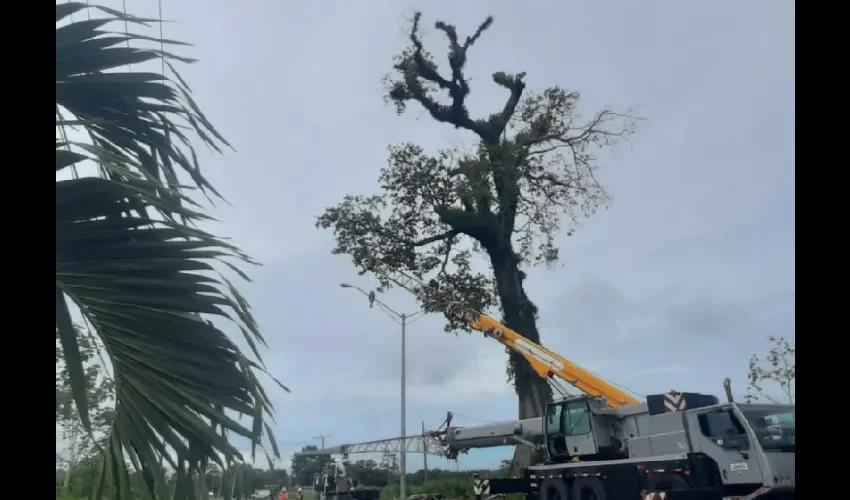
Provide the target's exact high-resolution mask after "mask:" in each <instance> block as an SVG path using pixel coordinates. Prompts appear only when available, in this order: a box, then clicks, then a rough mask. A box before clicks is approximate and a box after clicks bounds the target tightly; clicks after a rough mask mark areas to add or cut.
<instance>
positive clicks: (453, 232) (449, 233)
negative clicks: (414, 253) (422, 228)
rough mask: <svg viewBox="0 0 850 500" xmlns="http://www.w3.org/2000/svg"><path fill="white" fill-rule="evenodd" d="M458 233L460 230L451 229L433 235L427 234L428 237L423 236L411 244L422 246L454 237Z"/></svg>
mask: <svg viewBox="0 0 850 500" xmlns="http://www.w3.org/2000/svg"><path fill="white" fill-rule="evenodd" d="M458 234H460V231H458V230H457V229H452V230H449V231H446V232H445V233H441V234H437V235H434V236H429V237H428V238H423V239H421V240H419V241H417V242H415V243H413V246H415V247H423V246H425V245H430V244H431V243H436V242H438V241H445V240H451V239H452V238H454V237H455V236H457V235H458Z"/></svg>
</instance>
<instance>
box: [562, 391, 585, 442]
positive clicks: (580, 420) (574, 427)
mask: <svg viewBox="0 0 850 500" xmlns="http://www.w3.org/2000/svg"><path fill="white" fill-rule="evenodd" d="M589 433H590V408H589V407H588V405H587V400H586V399H579V400H577V401H570V402H569V403H567V404H566V405H565V411H564V434H566V435H567V436H582V435H584V434H589Z"/></svg>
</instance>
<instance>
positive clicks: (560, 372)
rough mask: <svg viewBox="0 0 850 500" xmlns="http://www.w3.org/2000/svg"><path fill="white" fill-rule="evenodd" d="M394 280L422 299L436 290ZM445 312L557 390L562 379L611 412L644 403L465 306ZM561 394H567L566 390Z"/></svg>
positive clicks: (453, 305) (448, 306) (452, 305)
mask: <svg viewBox="0 0 850 500" xmlns="http://www.w3.org/2000/svg"><path fill="white" fill-rule="evenodd" d="M390 279H391V280H392V281H394V282H395V283H396V284H398V285H399V286H400V287H402V288H404V289H405V290H407V291H409V292H411V293H412V294H414V295H416V296H417V297H419V298H421V299H425V298H426V297H428V294H426V293H425V292H426V290H434V288H433V287H431V286H429V285H428V284H426V283H425V282H424V281H422V280H421V279H419V278H416V277H414V276H411V275H409V274H407V273H405V272H403V271H399V270H397V269H391V275H390ZM444 312H445V313H446V315H448V316H450V317H453V318H455V319H457V320H459V321H462V322H464V323H466V324H467V325H469V327H470V328H472V329H473V330H477V331H479V332H481V333H483V334H484V336H485V337H490V338H492V339H494V340H496V341H498V342H499V343H501V344H503V345H504V346H505V347H507V348H508V349H510V350H512V351H514V352H516V353H519V354H520V355H521V356H522V357H524V358H525V359H526V360H528V362H529V364H531V367H532V368H534V371H535V372H537V374H538V375H539V376H541V377H543V378H544V379H546V380H549V381H550V382H552V383H553V385H554V386H555V387H556V389H557V388H558V384H557V383H556V382H555V379H560V380H563V381H564V382H566V383H568V384H570V385H572V386H573V387H575V388H576V389H578V390H580V391H581V392H583V393H585V394H587V395H589V396H594V397H600V398H604V400H605V401H606V403H607V404H608V406H609V407H611V408H619V407H621V406H631V405H637V404H639V403H640V401H638V400H637V399H635V398H634V397H632V396H631V395H629V394H628V393H626V392H625V391H623V390H622V389H620V388H618V387H616V386H614V385H613V384H611V383H609V382H607V381H605V380H604V379H602V378H601V377H599V376H597V375H594V374H593V373H592V372H590V371H588V370H586V369H584V368H582V367H580V366H579V365H577V364H575V363H573V362H571V361H569V360H567V359H566V358H564V357H563V356H561V355H559V354H557V353H555V352H552V351H550V350H549V349H546V348H545V347H543V346H542V345H540V344H538V343H536V342H532V341H531V340H529V339H527V338H526V337H524V336H522V335H521V334H519V333H517V332H516V331H514V330H512V329H510V328H508V327H507V326H505V325H503V324H502V323H500V322H498V321H496V320H495V319H493V318H492V317H490V316H488V315H486V314H484V313H482V312H480V311H476V310H475V309H473V308H471V307H469V306H467V305H465V304H463V303H460V302H455V301H447V302H446V303H445V310H444ZM559 390H561V389H559ZM561 392H564V393H565V391H563V390H561ZM564 395H566V394H564Z"/></svg>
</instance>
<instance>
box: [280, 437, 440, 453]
mask: <svg viewBox="0 0 850 500" xmlns="http://www.w3.org/2000/svg"><path fill="white" fill-rule="evenodd" d="M402 450H404V451H406V452H408V453H428V454H429V455H440V456H445V455H446V452H445V449H444V447H443V444H442V443H441V442H440V439H439V438H437V437H432V436H425V437H423V436H408V437H406V438H393V439H381V440H378V441H369V442H368V443H357V444H343V445H340V446H334V447H333V448H325V449H323V450H310V451H302V452H297V453H295V455H296V456H298V455H342V454H346V453H398V452H400V451H402Z"/></svg>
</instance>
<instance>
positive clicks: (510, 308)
mask: <svg viewBox="0 0 850 500" xmlns="http://www.w3.org/2000/svg"><path fill="white" fill-rule="evenodd" d="M420 20H421V16H420V14H418V13H417V14H416V15H415V16H414V18H413V22H412V28H411V30H410V33H409V42H410V45H409V47H408V48H406V49H405V50H404V51H403V52H402V53H401V54H400V55H399V56H397V57H396V59H395V64H394V69H395V73H396V76H395V77H389V78H388V79H387V85H388V93H387V99H388V101H390V102H392V103H393V104H395V105H396V106H397V110H398V112H399V113H402V112H403V111H404V110H405V109H406V107H407V106H408V105H409V104H410V103H413V104H416V105H418V106H421V107H422V108H423V109H424V110H426V111H427V112H428V113H429V114H430V116H431V117H432V118H433V119H435V120H436V121H438V122H440V123H444V124H446V125H450V126H452V127H454V128H457V129H463V130H465V131H467V132H471V133H472V134H474V136H475V137H476V138H477V144H476V146H475V147H474V148H473V149H472V150H471V151H461V150H457V149H451V150H441V151H438V152H436V153H435V154H429V153H427V152H426V151H425V150H424V149H423V148H422V147H420V146H418V145H416V144H412V143H406V144H401V145H395V146H392V147H390V152H389V162H388V165H387V166H386V167H384V168H383V169H382V170H381V174H380V178H379V183H380V187H381V193H380V194H377V195H372V196H360V195H349V196H346V197H345V198H344V199H343V200H342V201H341V202H340V203H339V204H338V205H336V206H334V207H331V208H328V209H327V210H326V211H325V212H324V213H323V214H322V215H321V216H319V218H318V221H317V226H319V227H321V228H325V229H330V230H332V231H333V232H334V235H335V237H336V245H335V247H334V249H333V253H335V254H346V255H349V256H350V257H351V259H352V261H353V262H354V264H355V265H356V266H357V267H358V268H359V270H360V272H361V274H362V273H365V272H371V273H374V274H375V275H376V276H377V278H378V280H379V281H380V284H381V287H382V289H386V288H388V287H390V286H391V284H392V283H391V280H390V279H389V269H390V268H395V269H401V270H405V271H408V272H410V273H412V274H414V275H416V276H418V277H424V278H425V279H426V281H429V280H433V283H434V284H436V285H438V286H439V287H440V288H441V289H442V290H445V291H446V292H447V293H448V294H449V296H452V297H454V298H455V299H460V300H463V301H464V302H466V303H467V304H468V305H470V306H472V307H475V308H477V309H478V310H480V311H485V310H488V309H490V308H493V307H497V306H498V307H499V308H500V309H501V311H502V314H503V321H504V322H505V323H506V324H507V326H509V327H511V328H513V329H514V330H516V331H518V332H520V333H522V334H523V335H524V336H526V337H528V338H529V339H531V340H533V341H535V342H539V341H540V335H539V333H538V330H537V325H536V319H537V307H536V306H535V305H534V303H532V301H531V299H530V298H529V297H528V296H527V294H526V292H525V289H524V285H523V284H524V280H525V277H526V274H525V271H524V269H527V268H528V267H530V266H534V265H537V264H553V263H554V262H556V261H557V259H558V246H557V244H556V240H557V237H558V235H559V234H560V232H561V231H562V229H565V230H566V231H567V233H568V234H572V232H573V231H574V230H575V228H576V227H577V226H578V224H579V222H580V220H581V219H582V218H583V217H587V216H590V215H592V214H593V213H594V212H596V210H598V209H599V208H600V207H606V206H607V205H608V203H609V202H610V196H609V194H608V192H607V191H606V189H605V187H604V186H603V185H602V184H600V182H599V181H598V179H597V177H596V172H597V170H598V168H599V164H598V161H597V156H596V154H597V151H599V150H600V149H606V148H610V147H613V146H614V145H616V144H617V143H618V142H619V141H620V140H622V139H624V138H626V137H628V136H630V135H631V134H632V133H633V132H634V131H635V129H636V123H637V122H636V119H635V118H634V117H632V116H631V115H629V114H628V113H619V112H616V111H613V110H611V109H603V110H601V111H599V112H597V113H595V114H594V115H593V117H592V118H590V119H587V120H583V119H582V118H581V116H580V115H579V113H578V105H579V93H578V92H576V91H571V90H566V89H564V88H562V87H559V86H553V87H549V88H547V89H545V90H543V91H542V92H539V93H534V92H529V91H527V90H526V84H525V81H524V77H525V73H515V74H509V73H506V72H502V71H498V72H496V73H493V76H492V79H493V82H494V83H495V84H496V85H497V86H499V87H501V88H503V89H505V91H507V94H508V96H507V99H506V100H505V101H504V102H503V103H502V104H501V105H500V106H499V107H498V108H497V109H496V110H495V112H493V113H492V114H490V115H488V116H485V117H481V118H475V117H472V116H471V115H470V113H469V111H468V109H467V106H466V98H467V96H468V95H469V93H470V87H469V82H470V78H469V77H468V76H467V75H466V73H465V69H466V62H467V57H468V55H469V51H470V50H471V48H472V47H473V46H474V45H475V44H476V43H477V42H478V41H479V39H480V37H481V36H482V34H483V33H484V32H485V31H486V30H487V28H489V27H490V26H491V24H492V22H493V19H492V18H489V17H488V18H487V19H486V20H485V21H484V22H483V23H482V24H481V25H480V26H479V27H478V29H477V30H476V31H475V33H474V34H473V35H472V36H469V37H467V38H465V39H463V38H461V37H460V35H459V34H458V32H457V29H456V28H455V27H454V26H453V25H451V24H448V23H446V22H442V21H440V22H437V23H436V24H435V25H434V26H435V28H436V30H437V31H438V32H441V33H442V34H444V35H445V36H446V38H447V39H448V69H447V70H446V71H445V72H441V68H439V67H438V66H437V64H436V63H435V62H434V58H433V57H432V56H431V55H430V54H429V53H428V52H427V51H426V50H425V48H424V45H423V43H422V40H421V37H420V29H419V27H420ZM563 226H566V227H563ZM476 256H481V257H483V258H484V260H485V261H486V262H487V263H488V264H489V267H490V269H489V270H488V271H486V272H479V271H478V270H476V268H475V266H474V265H473V261H474V259H475V257H476ZM441 296H445V295H441ZM423 306H424V307H425V308H426V309H429V310H442V309H443V306H444V304H443V303H440V302H439V301H433V302H429V303H425V304H423ZM462 328H463V325H460V324H458V323H456V322H453V321H452V320H451V319H449V324H448V325H447V329H448V330H453V329H462ZM508 376H509V378H510V379H512V380H513V382H514V384H515V387H516V391H517V394H518V395H519V414H520V418H529V417H535V416H539V415H541V414H542V411H543V406H544V404H545V403H546V402H547V401H548V400H549V399H550V398H551V394H550V391H549V387H548V386H547V384H546V382H545V381H544V380H542V379H540V378H539V377H538V376H537V375H536V374H535V373H534V372H533V370H532V369H531V367H530V365H529V364H528V362H527V361H525V360H524V359H523V358H522V357H520V356H519V355H516V354H513V353H511V355H510V362H509V365H508ZM521 448H526V447H521ZM522 453H523V456H522V457H519V456H518V457H517V459H518V461H519V462H520V463H527V462H528V460H529V459H530V450H523V452H522Z"/></svg>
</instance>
